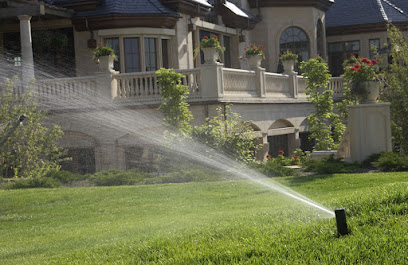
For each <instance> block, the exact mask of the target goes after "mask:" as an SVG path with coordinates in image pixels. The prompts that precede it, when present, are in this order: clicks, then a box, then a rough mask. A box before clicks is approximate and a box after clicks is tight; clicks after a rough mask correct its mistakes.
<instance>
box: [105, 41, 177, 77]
mask: <svg viewBox="0 0 408 265" xmlns="http://www.w3.org/2000/svg"><path fill="white" fill-rule="evenodd" d="M104 42H105V43H106V44H107V45H109V46H111V47H112V48H113V49H114V51H115V54H116V55H117V57H118V61H115V63H114V69H115V70H116V71H121V72H125V73H132V72H142V71H156V70H157V69H159V68H160V67H165V68H169V67H170V66H169V59H168V56H169V53H168V49H169V47H168V43H169V42H168V39H164V38H163V39H162V38H160V37H144V36H134V37H133V36H129V37H108V38H105V39H104Z"/></svg>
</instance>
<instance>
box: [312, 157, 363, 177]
mask: <svg viewBox="0 0 408 265" xmlns="http://www.w3.org/2000/svg"><path fill="white" fill-rule="evenodd" d="M305 164H306V168H305V170H306V171H309V172H315V173H317V174H319V175H323V174H335V173H352V172H354V171H356V170H357V169H358V168H359V166H358V165H356V164H350V163H346V162H344V161H341V159H340V158H334V156H333V155H331V156H330V157H328V158H323V159H321V160H315V159H310V160H308V161H307V162H306V163H305Z"/></svg>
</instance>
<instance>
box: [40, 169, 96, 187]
mask: <svg viewBox="0 0 408 265" xmlns="http://www.w3.org/2000/svg"><path fill="white" fill-rule="evenodd" d="M45 176H46V177H49V178H52V179H56V180H58V181H60V182H61V183H64V184H66V183H71V182H73V181H78V180H85V179H87V178H88V176H87V175H82V174H79V173H73V172H69V171H64V170H63V171H57V170H51V171H49V172H48V173H47V174H46V175H45Z"/></svg>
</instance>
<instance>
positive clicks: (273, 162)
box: [251, 158, 299, 178]
mask: <svg viewBox="0 0 408 265" xmlns="http://www.w3.org/2000/svg"><path fill="white" fill-rule="evenodd" d="M251 166H252V167H253V168H255V169H256V170H258V171H259V172H261V173H262V174H264V175H265V176H267V177H271V178H272V177H285V176H298V175H299V172H298V171H296V170H295V169H293V168H289V167H287V166H285V165H284V163H281V161H279V159H276V158H275V159H273V158H272V159H268V160H267V161H266V163H253V164H251Z"/></svg>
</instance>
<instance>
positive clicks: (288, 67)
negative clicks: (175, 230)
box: [279, 50, 299, 74]
mask: <svg viewBox="0 0 408 265" xmlns="http://www.w3.org/2000/svg"><path fill="white" fill-rule="evenodd" d="M298 57H299V56H298V55H297V54H296V53H292V51H289V50H287V51H286V52H283V53H280V54H279V59H280V61H281V62H282V65H283V70H284V73H285V74H289V73H292V72H293V70H294V68H295V63H296V62H297V60H298Z"/></svg>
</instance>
